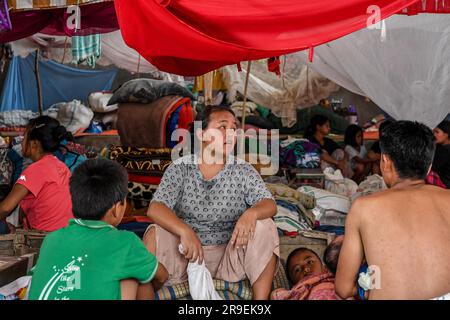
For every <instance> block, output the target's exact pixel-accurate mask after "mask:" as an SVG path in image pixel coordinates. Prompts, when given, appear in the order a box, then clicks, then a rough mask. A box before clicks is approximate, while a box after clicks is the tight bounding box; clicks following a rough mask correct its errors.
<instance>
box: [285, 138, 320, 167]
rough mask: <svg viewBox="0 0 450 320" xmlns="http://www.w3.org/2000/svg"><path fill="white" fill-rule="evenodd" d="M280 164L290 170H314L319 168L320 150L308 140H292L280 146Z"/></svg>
mask: <svg viewBox="0 0 450 320" xmlns="http://www.w3.org/2000/svg"><path fill="white" fill-rule="evenodd" d="M280 162H281V164H282V165H284V166H286V167H291V168H306V169H316V168H319V167H320V149H319V147H318V146H317V145H316V144H314V143H311V142H309V141H308V140H297V139H294V140H292V142H290V141H288V142H286V143H282V144H281V146H280Z"/></svg>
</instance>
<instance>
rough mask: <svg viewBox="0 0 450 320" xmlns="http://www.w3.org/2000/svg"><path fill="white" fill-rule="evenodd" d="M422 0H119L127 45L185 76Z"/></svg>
mask: <svg viewBox="0 0 450 320" xmlns="http://www.w3.org/2000/svg"><path fill="white" fill-rule="evenodd" d="M433 2H434V1H433ZM416 3H417V0H340V1H336V0H314V1H311V0H296V1H293V0H227V1H223V0H133V1H130V0H115V6H116V13H117V17H118V20H119V25H120V28H121V31H122V35H123V38H124V39H125V42H126V43H127V44H128V45H129V46H130V47H132V48H134V49H136V50H137V51H138V52H139V53H140V54H141V55H142V56H143V57H145V58H146V59H147V60H148V61H149V62H151V63H152V64H153V65H155V66H156V67H158V68H159V69H160V70H162V71H166V72H170V73H175V74H179V75H185V76H194V75H201V74H204V73H206V72H208V71H211V70H214V69H217V68H219V67H221V66H224V65H229V64H235V63H239V62H240V61H246V60H256V59H262V58H268V57H273V56H279V55H283V54H287V53H291V52H295V51H300V50H304V49H307V48H311V47H314V46H318V45H320V44H323V43H326V42H329V41H332V40H335V39H337V38H340V37H342V36H345V35H347V34H350V33H352V32H355V31H357V30H359V29H362V28H365V27H367V21H368V20H369V21H372V20H371V19H370V16H371V15H372V14H373V10H371V9H373V8H374V7H373V6H374V5H375V6H378V7H379V8H380V12H381V19H385V18H387V17H389V16H391V15H393V14H395V13H398V12H400V11H402V10H403V9H405V8H406V7H409V6H411V5H414V4H416ZM369 8H371V9H369Z"/></svg>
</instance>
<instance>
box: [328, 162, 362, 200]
mask: <svg viewBox="0 0 450 320" xmlns="http://www.w3.org/2000/svg"><path fill="white" fill-rule="evenodd" d="M323 173H324V175H325V190H327V191H330V192H332V193H335V194H339V195H342V196H346V197H351V196H353V195H354V194H355V193H356V192H357V191H358V185H357V184H356V182H355V181H353V180H351V179H347V178H344V176H343V175H342V172H341V170H334V169H333V168H330V167H328V168H326V169H325V170H324V171H323Z"/></svg>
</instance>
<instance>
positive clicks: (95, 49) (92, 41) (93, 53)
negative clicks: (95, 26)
mask: <svg viewBox="0 0 450 320" xmlns="http://www.w3.org/2000/svg"><path fill="white" fill-rule="evenodd" d="M101 55H102V40H101V36H100V35H99V34H93V35H89V36H84V37H79V36H73V37H72V57H73V60H72V61H73V63H76V64H81V63H83V62H86V64H87V65H88V66H90V67H92V68H94V67H95V61H97V59H99V58H100V56H101Z"/></svg>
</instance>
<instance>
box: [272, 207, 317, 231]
mask: <svg viewBox="0 0 450 320" xmlns="http://www.w3.org/2000/svg"><path fill="white" fill-rule="evenodd" d="M276 202H277V214H276V215H275V217H274V218H273V220H274V221H275V225H276V226H277V228H278V229H281V230H283V231H286V232H299V231H308V230H312V226H311V225H309V224H308V222H307V221H306V219H305V218H304V217H303V215H302V212H301V210H300V208H299V207H297V206H296V205H294V204H292V203H290V202H288V201H284V200H276Z"/></svg>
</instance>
